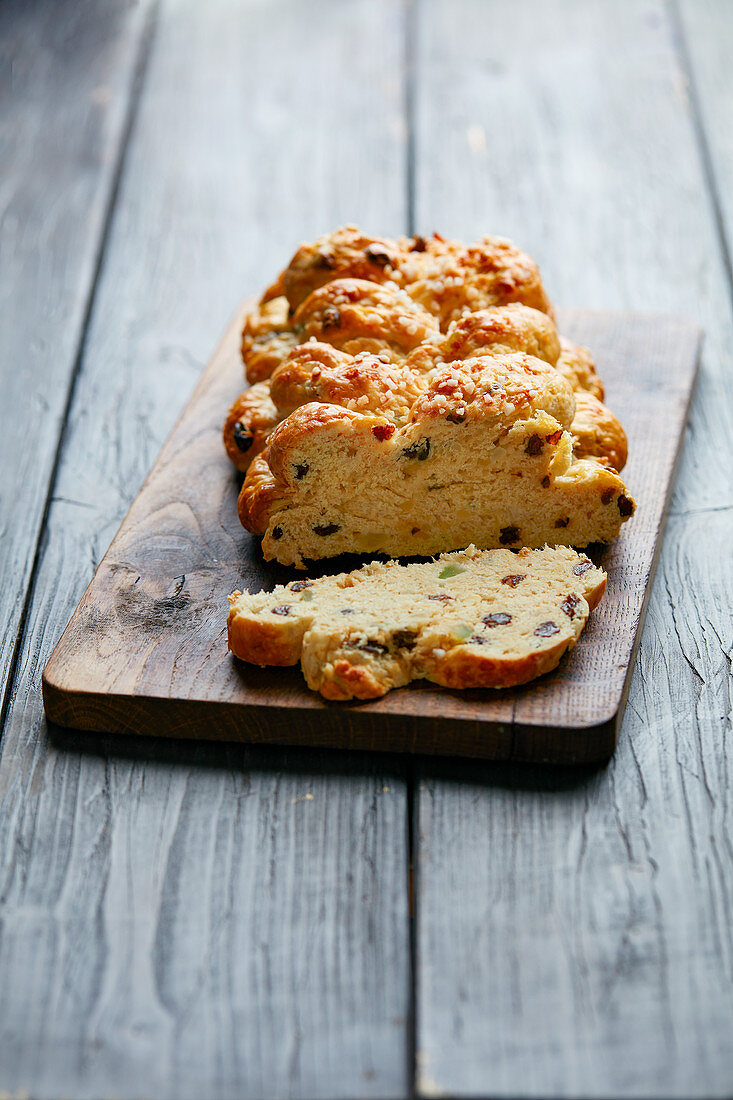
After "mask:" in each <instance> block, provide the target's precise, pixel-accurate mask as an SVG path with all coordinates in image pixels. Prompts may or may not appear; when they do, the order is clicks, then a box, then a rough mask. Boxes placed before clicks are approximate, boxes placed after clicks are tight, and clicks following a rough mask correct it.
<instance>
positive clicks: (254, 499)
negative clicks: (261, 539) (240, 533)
mask: <svg viewBox="0 0 733 1100" xmlns="http://www.w3.org/2000/svg"><path fill="white" fill-rule="evenodd" d="M279 497H280V492H279V488H278V485H277V483H276V481H275V478H274V477H273V476H272V472H271V470H270V467H269V465H268V464H267V461H266V459H265V458H264V457H263V455H257V457H256V458H255V459H254V460H253V461H252V463H251V465H250V467H249V470H248V471H247V476H246V477H245V479H244V484H243V485H242V489H241V491H240V494H239V500H238V501H237V512H238V514H239V522H240V523H241V524H242V526H243V527H245V528H246V529H247V530H248V531H251V533H252V534H253V535H264V533H265V531H266V530H267V525H268V523H269V521H270V516H271V514H272V511H273V507H274V505H275V504H276V502H277V500H278V499H279Z"/></svg>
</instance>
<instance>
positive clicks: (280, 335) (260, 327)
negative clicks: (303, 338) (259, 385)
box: [242, 297, 299, 382]
mask: <svg viewBox="0 0 733 1100" xmlns="http://www.w3.org/2000/svg"><path fill="white" fill-rule="evenodd" d="M298 342H299V338H298V334H297V333H296V331H295V330H294V329H293V326H292V324H291V321H290V318H289V316H288V303H287V300H286V299H285V298H282V297H277V298H274V299H272V300H269V299H268V300H267V301H266V302H261V303H260V305H259V306H257V307H255V308H254V309H252V310H250V311H249V313H248V314H247V316H246V317H245V319H244V328H243V330H242V359H243V360H244V364H245V367H246V373H247V380H248V381H249V382H261V381H262V380H263V379H265V378H269V377H270V375H271V374H272V372H273V371H274V369H275V367H277V366H279V364H280V363H282V361H283V359H284V358H285V356H286V355H287V354H288V352H289V351H290V349H291V348H293V347H295V345H296V344H297V343H298Z"/></svg>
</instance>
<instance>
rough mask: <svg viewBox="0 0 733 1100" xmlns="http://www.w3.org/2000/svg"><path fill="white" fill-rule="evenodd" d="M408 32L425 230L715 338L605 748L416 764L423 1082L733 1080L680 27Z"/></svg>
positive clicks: (721, 321) (710, 258) (710, 246)
mask: <svg viewBox="0 0 733 1100" xmlns="http://www.w3.org/2000/svg"><path fill="white" fill-rule="evenodd" d="M416 53H417V59H418V60H417V73H416V89H415V96H414V99H415V102H416V104H417V119H416V133H415V146H416V163H415V179H416V196H415V203H416V216H417V225H418V228H419V229H421V230H429V229H432V228H433V227H439V228H440V229H441V230H443V231H445V232H448V233H457V234H462V235H464V236H467V237H471V236H474V235H476V234H478V233H479V232H483V231H493V232H499V233H504V234H506V235H509V236H512V237H514V238H515V239H516V240H517V241H519V242H520V243H522V244H523V245H524V246H525V247H527V248H528V249H529V250H530V251H531V252H532V253H533V254H534V255H536V256H537V258H538V259H539V260H540V261H541V265H542V268H543V271H544V274H545V276H546V283H547V286H548V289H549V291H550V293H551V295H552V296H553V298H554V299H555V300H556V301H558V302H559V303H562V304H571V303H572V304H574V305H583V306H604V307H611V308H613V307H624V308H630V307H634V308H638V309H645V308H648V309H660V310H663V311H664V310H666V311H671V312H674V313H678V314H681V315H685V316H688V317H690V318H693V319H697V320H698V321H699V322H700V323H701V324H702V326H703V327H704V329H705V331H706V347H705V354H704V360H703V366H702V374H701V377H700V381H699V385H698V391H697V396H696V400H695V402H694V406H693V411H692V419H691V424H690V428H689V431H688V438H687V444H686V449H685V452H684V455H683V460H682V464H681V470H680V475H679V480H678V484H677V489H676V492H675V494H674V497H673V503H672V513H671V518H670V520H669V523H668V529H667V535H666V541H665V545H664V549H663V552H662V558H661V562H660V566H659V570H658V573H657V580H656V584H655V586H654V589H653V593H652V597H651V604H650V610H649V615H648V618H647V624H646V628H645V631H644V635H643V640H642V644H641V649H640V653H639V657H638V663H637V669H636V675H635V678H634V681H633V684H632V688H631V694H630V698H629V704H628V707H627V712H626V720H625V723H624V726H623V729H622V732H621V737H620V744H619V748H618V750H617V753H616V756H615V758H614V759H613V761H612V762H611V764H610V765H609V766H608V768H607V769H605V770H603V771H598V772H585V773H577V772H569V771H564V770H557V771H547V770H541V769H539V768H527V769H523V768H519V767H511V766H508V765H506V766H505V765H502V766H498V767H476V766H472V767H470V768H467V767H465V766H464V767H460V766H458V765H455V766H454V767H453V768H451V769H450V770H449V769H446V768H445V766H443V767H442V768H441V769H440V770H438V769H437V768H436V767H434V766H433V765H431V764H427V765H425V766H424V767H423V768H422V770H421V773H420V783H419V789H418V791H417V792H416V803H417V815H418V817H417V828H418V829H419V835H418V853H419V859H418V874H417V894H416V898H417V901H416V905H417V918H416V919H417V1003H416V1014H417V1054H418V1091H419V1093H420V1094H421V1095H425V1096H430V1095H437V1094H440V1093H446V1094H449V1095H458V1096H476V1095H480V1096H548V1095H551V1096H705V1097H711V1096H725V1095H729V1093H730V1088H731V1081H732V1080H733V1031H732V1030H731V1027H730V1021H731V1019H733V980H732V979H733V973H732V969H731V960H732V959H733V942H732V940H731V921H730V912H731V902H732V901H733V899H732V897H731V893H732V876H731V855H732V849H731V795H730V782H729V775H728V773H729V770H730V751H731V749H730V743H731V742H730V713H731V699H730V651H731V636H730V617H729V615H728V614H727V612H726V608H727V602H728V597H727V596H726V594H725V590H726V586H727V579H728V578H729V577H730V574H731V552H730V525H731V503H732V501H731V488H732V486H731V482H730V473H729V457H727V456H729V454H730V449H729V448H730V444H729V430H730V427H729V426H730V423H731V408H730V401H731V398H730V384H729V373H730V347H731V346H732V344H733V332H732V331H731V316H730V308H729V298H728V289H729V288H728V287H727V285H726V278H725V266H724V262H723V258H722V253H721V247H720V241H719V239H718V238H717V236H716V225H715V212H714V206H713V203H712V200H711V196H710V193H709V191H708V189H707V185H706V179H705V173H704V170H703V164H702V160H701V156H700V150H699V147H698V145H697V140H696V132H695V127H694V124H693V120H692V118H691V114H690V109H689V103H688V101H687V98H686V95H685V92H684V80H683V71H682V67H681V62H680V57H679V55H678V53H677V52H676V46H675V34H674V26H673V25H672V24H671V23H670V20H669V12H668V10H667V9H666V8H665V7H663V6H662V5H661V4H656V3H649V2H643V3H642V2H639V3H636V2H631V0H624V2H622V3H619V4H613V5H607V4H604V3H602V2H592V3H589V2H585V0H582V2H575V0H563V2H560V3H557V4H553V5H546V4H543V3H541V2H537V3H534V2H532V3H525V4H521V5H516V4H511V3H508V2H490V3H484V2H481V0H477V2H471V0H462V2H460V3H448V2H447V0H446V2H442V0H441V2H438V0H435V2H429V3H426V4H425V5H424V6H423V8H422V17H421V19H420V20H419V26H418V36H417V43H416ZM727 185H728V187H730V181H728V184H727ZM629 369H630V370H633V364H630V365H629ZM608 397H609V403H610V404H611V406H613V397H614V395H613V392H612V391H611V392H610V393H609V395H608ZM649 431H650V433H655V432H663V431H664V425H663V424H655V423H653V422H651V423H650V424H649ZM632 489H634V491H635V492H637V487H636V486H632ZM638 489H639V491H638V492H637V496H641V491H642V490H643V486H639V487H638ZM642 506H643V505H642ZM726 736H727V741H726Z"/></svg>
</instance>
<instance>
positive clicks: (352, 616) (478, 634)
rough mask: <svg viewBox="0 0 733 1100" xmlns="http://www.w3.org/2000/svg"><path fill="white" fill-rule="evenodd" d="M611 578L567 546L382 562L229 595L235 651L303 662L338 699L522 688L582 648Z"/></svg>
mask: <svg viewBox="0 0 733 1100" xmlns="http://www.w3.org/2000/svg"><path fill="white" fill-rule="evenodd" d="M605 587H606V574H605V573H604V572H603V570H601V569H597V568H596V567H594V566H593V564H592V562H591V561H590V560H589V559H588V558H586V557H583V556H581V555H579V554H577V553H575V552H574V551H573V550H571V549H569V548H568V547H558V548H556V549H550V548H547V547H545V548H544V549H541V550H527V549H524V550H520V551H519V553H516V554H514V553H511V552H510V551H508V550H489V551H483V552H482V551H478V550H476V548H475V547H473V546H469V547H468V549H467V550H465V551H461V552H460V553H454V554H444V555H442V556H441V557H440V558H439V559H438V560H437V561H432V562H425V563H419V564H412V565H400V564H399V563H397V562H386V563H372V564H370V565H367V566H365V567H364V568H362V569H359V570H356V571H354V572H352V573H341V574H339V575H338V576H333V577H324V578H321V579H320V580H298V581H293V582H291V583H290V584H287V585H280V586H278V587H277V588H276V589H275V590H274V591H273V592H259V593H257V594H256V595H253V594H250V593H247V592H245V593H240V592H235V593H234V594H233V595H232V596H230V603H231V607H230V611H229V620H228V638H229V647H230V649H231V651H232V652H233V653H234V655H235V656H236V657H239V658H240V659H241V660H244V661H248V662H250V663H252V664H256V665H294V664H297V662H298V661H299V660H300V662H301V666H302V669H303V674H304V676H305V678H306V681H307V683H308V686H309V687H310V688H313V689H314V690H316V691H320V692H321V694H322V695H324V696H325V697H326V698H327V699H335V700H341V699H352V698H357V699H372V698H376V697H378V696H381V695H384V694H385V693H386V692H387V691H389V690H390V689H391V688H395V687H401V686H403V685H405V684H407V683H409V682H410V681H411V680H417V679H427V680H432V681H433V682H434V683H437V684H442V685H444V686H446V687H451V688H469V687H483V688H486V687H494V688H500V687H512V686H514V685H517V684H524V683H527V681H529V680H532V679H534V678H535V677H536V676H540V675H542V674H543V673H545V672H549V671H550V670H551V669H553V668H555V667H556V665H557V664H558V662H559V661H560V658H561V657H562V656H563V654H564V653H566V652H567V651H568V650H570V649H572V647H573V646H574V645H575V642H576V641H577V640H578V637H579V636H580V633H581V631H582V629H583V627H584V626H585V623H586V621H587V619H588V614H589V612H590V610H591V609H592V608H593V607H595V605H596V604H597V603H598V601H599V600H600V598H601V596H602V595H603V592H604V590H605Z"/></svg>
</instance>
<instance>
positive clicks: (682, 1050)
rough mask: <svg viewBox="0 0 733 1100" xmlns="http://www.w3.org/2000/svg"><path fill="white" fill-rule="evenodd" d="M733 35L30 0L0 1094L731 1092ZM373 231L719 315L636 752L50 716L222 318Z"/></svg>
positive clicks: (412, 10) (406, 1)
mask: <svg viewBox="0 0 733 1100" xmlns="http://www.w3.org/2000/svg"><path fill="white" fill-rule="evenodd" d="M732 51H733V20H732V19H731V17H730V11H729V5H728V4H727V0H704V2H701V0H689V2H687V0H681V2H680V3H679V4H677V3H663V2H661V0H621V2H620V3H617V4H613V5H609V4H605V3H603V0H557V2H556V3H554V4H546V3H544V2H542V0H520V2H519V3H512V2H510V0H376V2H375V0H349V3H345V2H343V0H316V2H313V3H309V4H305V3H297V2H296V0H268V2H265V0H245V2H241V0H212V2H211V3H209V4H206V5H202V4H197V3H195V2H194V0H150V2H145V3H140V4H138V5H137V6H134V7H133V6H130V5H128V4H127V3H125V2H123V0H119V2H117V0H110V2H109V3H107V4H105V5H96V4H92V3H84V4H77V5H59V4H54V3H51V2H50V0H47V2H45V3H43V2H41V0H39V2H37V3H35V4H32V5H29V4H21V3H19V2H6V4H4V5H3V6H2V7H1V8H0V56H1V57H2V59H3V81H4V85H5V88H6V90H7V92H8V93H9V94H7V95H6V96H5V97H4V111H3V117H2V129H1V130H0V142H1V143H2V144H1V145H0V148H2V151H3V158H2V163H3V167H4V169H5V171H4V172H3V199H4V202H3V215H4V216H3V219H2V223H1V228H0V244H1V245H2V266H1V267H0V330H1V331H2V332H3V337H4V338H5V340H6V341H7V342H6V343H5V345H4V346H5V350H6V354H5V356H4V359H3V387H4V389H3V394H4V396H5V400H4V401H3V402H2V403H1V404H0V417H2V431H1V432H0V447H1V448H2V451H1V454H2V460H3V461H2V466H3V471H4V473H3V486H2V491H1V492H0V501H2V504H1V507H2V529H3V535H4V538H3V540H2V561H3V565H4V568H3V577H4V578H5V582H6V583H5V584H4V586H3V591H2V597H1V598H0V616H2V620H1V621H2V623H3V626H4V629H3V631H2V634H1V635H0V636H1V637H2V645H3V673H4V680H3V696H2V722H3V725H2V740H1V741H0V1095H5V1094H10V1095H12V1096H21V1095H22V1096H28V1097H32V1098H34V1100H35V1098H38V1100H41V1098H48V1100H56V1098H60V1097H63V1096H69V1095H72V1096H74V1097H76V1098H79V1100H83V1098H85V1097H89V1098H92V1097H106V1096H113V1095H114V1096H116V1097H124V1098H129V1100H133V1098H138V1097H144V1096H151V1095H155V1096H156V1097H160V1098H164V1100H165V1098H171V1100H173V1098H176V1100H186V1098H188V1097H191V1098H194V1097H202V1096H207V1097H209V1096H210V1097H217V1098H218V1097H221V1098H226V1097H253V1098H254V1097H260V1098H262V1097H268V1098H281V1097H282V1098H284V1097H298V1098H301V1097H302V1098H308V1100H315V1098H325V1097H334V1098H335V1097H342V1098H351V1097H354V1098H356V1097H366V1096H372V1097H408V1096H410V1095H417V1096H421V1097H427V1096H435V1095H440V1094H444V1095H449V1096H458V1097H484V1096H485V1097H505V1096H527V1097H530V1096H531V1097H543V1096H548V1095H551V1096H558V1097H576V1096H594V1097H608V1096H624V1097H648V1096H658V1097H667V1096H695V1097H719V1096H727V1095H729V1094H730V1092H731V1086H732V1084H733V1028H731V1025H730V1021H731V1019H733V938H732V937H733V921H731V911H732V910H733V876H732V874H731V863H732V859H731V857H732V855H733V845H732V844H731V794H730V780H729V770H730V752H731V746H730V715H731V699H730V684H731V676H730V673H731V667H730V661H731V657H730V652H731V617H730V613H729V603H730V576H731V552H730V545H731V537H730V535H731V514H732V505H733V500H732V497H733V484H732V483H731V476H730V469H731V463H730V424H731V423H732V422H733V421H732V418H731V390H732V389H733V387H731V384H730V374H731V352H730V349H731V347H732V346H733V331H732V329H733V325H732V320H731V292H732V291H733V287H732V286H731V278H730V275H731V264H730V249H731V240H730V232H731V228H730V227H731V208H730V193H731V186H732V185H733V157H732V156H731V139H730V127H729V125H728V118H729V112H726V110H725V106H726V104H728V105H729V104H730V103H731V102H733V77H732V76H731V72H730V66H729V64H728V59H729V57H730V56H731V52H732ZM349 220H356V221H359V222H360V223H361V224H362V225H364V227H365V228H367V229H369V230H373V231H375V232H385V233H399V232H402V231H406V230H411V229H415V230H420V231H423V232H429V231H432V230H433V229H442V230H444V231H445V232H448V233H451V234H455V235H458V236H464V237H466V238H471V237H473V236H476V235H478V234H479V233H481V232H486V231H492V232H499V233H503V234H505V235H508V236H511V237H514V238H515V239H516V240H517V241H518V242H519V243H521V244H522V245H523V246H525V247H526V248H527V249H528V250H529V251H531V252H532V253H533V254H534V255H535V256H536V258H537V259H538V261H539V262H540V265H541V267H542V270H543V274H544V276H545V281H546V284H547V286H548V288H549V290H550V293H551V295H552V297H553V299H554V300H556V301H557V302H558V303H559V304H562V305H566V306H584V307H596V308H606V309H608V308H610V309H614V308H618V309H622V308H623V309H635V310H640V309H641V310H644V309H649V310H661V311H663V312H667V313H673V314H678V315H681V316H685V317H688V318H690V319H692V320H693V321H697V322H698V323H699V324H700V325H701V326H702V327H703V329H704V330H705V333H706V343H705V349H704V355H703V362H702V367H701V374H700V379H699V383H698V389H697V394H696V398H695V401H694V404H693V410H692V416H691V422H690V427H689V430H688V437H687V441H686V447H685V451H684V454H683V458H682V464H681V470H680V474H679V478H678V483H677V487H676V491H675V494H674V497H673V502H672V508H671V514H670V518H669V522H668V526H667V535H666V541H665V545H664V548H663V552H662V556H661V561H660V565H659V569H658V573H657V579H656V582H655V585H654V589H653V592H652V596H651V603H650V610H649V614H648V617H647V622H646V627H645V630H644V634H643V638H642V643H641V647H640V652H639V656H638V658H637V666H636V673H635V677H634V680H633V683H632V687H631V694H630V699H629V704H628V707H627V711H626V719H625V722H624V726H623V729H622V732H621V737H620V744H619V748H618V750H617V753H616V756H615V757H614V759H613V760H612V762H611V763H610V765H609V766H608V767H607V768H604V769H600V770H599V769H585V770H581V771H578V770H571V769H559V768H555V769H545V768H541V767H529V766H519V765H477V764H475V763H471V764H470V765H467V764H465V763H464V764H460V763H450V762H447V761H440V762H437V763H436V762H434V761H428V760H417V761H415V762H413V761H408V760H404V759H403V758H399V757H398V758H392V759H386V758H384V757H380V756H367V755H360V754H345V753H336V752H327V751H319V752H307V751H296V750H292V749H289V750H288V749H282V750H281V749H276V748H267V749H266V748H255V747H250V748H246V747H241V746H221V745H216V744H206V745H203V744H201V745H184V744H182V743H178V742H173V743H170V742H166V741H164V740H161V741H158V742H155V743H151V742H149V741H144V740H142V739H136V738H130V739H125V740H123V741H121V740H115V739H112V738H106V739H103V740H102V741H101V742H100V740H99V739H98V738H96V737H94V738H89V737H87V736H85V735H82V734H78V733H69V732H65V733H61V731H58V730H49V729H48V728H47V726H46V724H45V722H44V720H43V715H42V706H41V696H40V672H41V669H42V668H43V666H44V664H45V661H46V659H47V657H48V655H49V653H50V651H51V649H52V648H53V645H54V643H55V642H56V640H57V638H58V636H59V634H60V632H61V629H62V628H63V626H64V624H65V622H66V620H67V618H68V616H69V614H70V612H71V611H72V609H73V607H74V606H75V604H76V602H77V600H78V598H79V596H80V595H81V593H82V591H83V589H84V587H85V585H86V583H87V581H88V579H89V577H90V575H91V572H92V570H93V568H94V566H95V565H96V563H97V562H98V561H99V558H100V557H101V555H102V553H103V552H104V550H105V549H106V546H107V544H108V543H109V541H110V539H111V537H112V535H113V534H114V531H115V529H116V528H117V526H118V524H119V521H120V519H121V518H122V516H123V514H124V512H125V510H126V508H127V506H128V504H129V502H130V500H131V499H132V498H133V496H134V495H135V493H136V491H137V489H138V488H139V485H140V483H141V481H142V479H143V477H144V475H145V473H146V471H147V469H148V467H149V466H150V465H151V463H152V461H153V459H154V458H155V455H156V453H157V451H158V448H159V446H160V444H161V442H162V440H163V439H164V437H165V435H166V434H167V432H168V430H169V428H170V426H171V425H172V423H173V421H174V419H175V417H176V415H177V413H178V411H179V410H180V408H181V407H182V405H183V404H184V401H185V399H186V397H187V396H188V393H189V392H190V390H191V389H192V388H193V385H194V382H195V379H196V377H197V375H198V372H199V370H200V369H201V367H202V366H203V364H204V363H205V361H206V359H207V358H208V356H209V354H210V352H211V350H212V348H213V345H214V343H215V341H216V339H217V337H218V335H219V332H220V331H221V330H222V329H223V327H224V324H225V322H226V319H227V316H228V315H229V314H231V312H232V311H233V309H234V307H235V306H236V304H237V302H238V301H239V299H240V298H241V297H242V296H243V295H244V294H245V293H247V292H249V291H251V290H253V289H256V288H257V287H259V286H260V285H262V284H263V283H264V282H265V280H266V279H267V278H268V277H269V276H270V275H271V274H273V273H274V272H275V271H276V270H277V269H278V268H279V266H281V264H282V263H283V262H284V260H285V259H286V258H287V256H288V255H289V253H290V251H291V250H292V247H293V245H294V244H295V243H296V242H297V241H299V240H300V239H301V238H307V237H309V236H314V235H316V234H317V233H319V232H322V231H323V230H324V229H327V228H330V227H331V226H333V225H335V224H338V223H339V222H343V221H349ZM649 431H650V433H655V432H663V431H664V425H663V424H650V425H649ZM726 738H727V740H726Z"/></svg>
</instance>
